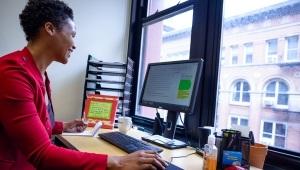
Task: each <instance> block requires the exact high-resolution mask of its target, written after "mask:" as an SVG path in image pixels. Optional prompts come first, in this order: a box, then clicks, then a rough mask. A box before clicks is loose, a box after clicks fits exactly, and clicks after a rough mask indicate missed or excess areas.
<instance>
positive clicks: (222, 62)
mask: <svg viewBox="0 0 300 170" xmlns="http://www.w3.org/2000/svg"><path fill="white" fill-rule="evenodd" d="M220 56H221V57H220V60H221V64H222V65H224V64H225V62H226V61H225V47H223V48H222V49H221V54H220Z"/></svg>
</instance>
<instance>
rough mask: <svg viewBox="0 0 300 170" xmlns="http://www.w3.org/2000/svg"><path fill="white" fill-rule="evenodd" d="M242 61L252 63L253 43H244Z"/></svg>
mask: <svg viewBox="0 0 300 170" xmlns="http://www.w3.org/2000/svg"><path fill="white" fill-rule="evenodd" d="M244 53H245V54H244V58H245V60H244V62H245V64H251V63H252V55H253V44H252V43H246V44H244Z"/></svg>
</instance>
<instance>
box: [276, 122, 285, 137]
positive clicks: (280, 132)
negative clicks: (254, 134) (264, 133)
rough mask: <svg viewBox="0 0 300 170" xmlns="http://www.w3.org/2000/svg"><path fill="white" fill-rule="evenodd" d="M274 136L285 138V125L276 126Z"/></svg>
mask: <svg viewBox="0 0 300 170" xmlns="http://www.w3.org/2000/svg"><path fill="white" fill-rule="evenodd" d="M276 135H283V136H285V125H284V124H279V123H277V124H276Z"/></svg>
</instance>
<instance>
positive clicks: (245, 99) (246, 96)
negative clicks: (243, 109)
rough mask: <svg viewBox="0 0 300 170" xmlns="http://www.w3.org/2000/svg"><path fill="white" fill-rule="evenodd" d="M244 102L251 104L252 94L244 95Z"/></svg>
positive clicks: (246, 93) (245, 93)
mask: <svg viewBox="0 0 300 170" xmlns="http://www.w3.org/2000/svg"><path fill="white" fill-rule="evenodd" d="M243 102H250V94H249V92H244V93H243Z"/></svg>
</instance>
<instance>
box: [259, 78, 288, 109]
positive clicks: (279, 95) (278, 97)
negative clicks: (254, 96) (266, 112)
mask: <svg viewBox="0 0 300 170" xmlns="http://www.w3.org/2000/svg"><path fill="white" fill-rule="evenodd" d="M288 90H289V88H288V86H287V84H286V83H285V82H284V81H282V80H271V81H270V82H269V83H267V85H266V87H265V96H264V105H265V106H274V107H277V108H282V109H287V106H288V98H289V96H288Z"/></svg>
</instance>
